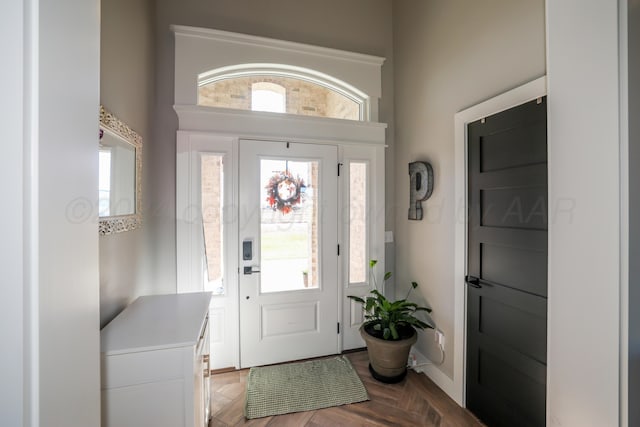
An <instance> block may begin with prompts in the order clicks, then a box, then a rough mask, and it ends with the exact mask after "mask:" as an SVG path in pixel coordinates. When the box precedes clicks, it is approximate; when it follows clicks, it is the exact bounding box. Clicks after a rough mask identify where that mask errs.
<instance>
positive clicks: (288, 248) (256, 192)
mask: <svg viewBox="0 0 640 427" xmlns="http://www.w3.org/2000/svg"><path fill="white" fill-rule="evenodd" d="M337 163H338V159H337V147H335V146H330V145H316V144H302V143H287V142H273V141H253V140H241V141H240V168H239V170H240V179H239V190H240V191H239V193H240V197H239V202H240V206H239V207H240V213H239V218H238V219H239V230H240V234H239V237H240V239H239V244H240V254H239V256H240V271H239V276H240V282H239V285H240V286H239V294H240V295H239V297H240V364H241V367H243V368H246V367H250V366H256V365H265V364H271V363H279V362H283V361H288V360H296V359H304V358H309V357H316V356H323V355H327V354H334V353H337V352H338V342H339V340H338V338H339V335H338V331H337V326H338V325H337V323H338V294H339V292H338V289H339V288H338V253H337V244H338V206H337V201H338V194H337V192H338V185H337Z"/></svg>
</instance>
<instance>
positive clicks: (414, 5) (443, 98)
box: [393, 0, 545, 377]
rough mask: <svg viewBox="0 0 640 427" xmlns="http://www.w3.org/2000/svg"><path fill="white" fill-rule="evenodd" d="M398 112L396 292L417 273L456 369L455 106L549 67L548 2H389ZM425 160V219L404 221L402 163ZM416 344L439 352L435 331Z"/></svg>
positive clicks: (447, 367) (449, 366) (448, 364)
mask: <svg viewBox="0 0 640 427" xmlns="http://www.w3.org/2000/svg"><path fill="white" fill-rule="evenodd" d="M393 25H394V49H395V50H394V55H395V64H394V66H395V116H396V136H395V147H396V168H395V171H396V173H395V174H396V185H395V187H394V188H395V195H396V198H395V201H394V202H395V203H394V205H393V207H394V209H395V211H396V222H395V228H396V241H395V245H396V283H397V289H398V292H399V295H400V294H404V293H405V292H406V289H407V288H406V286H408V284H409V283H410V282H411V281H412V280H415V281H417V282H418V283H419V284H420V290H421V292H422V294H423V295H424V297H426V299H427V300H428V301H429V302H430V303H431V305H432V306H433V308H434V313H433V314H434V318H435V320H436V322H437V324H438V326H439V327H440V328H441V329H442V330H443V331H444V334H445V337H446V340H445V351H446V353H447V357H446V358H445V362H444V364H443V366H442V367H441V370H442V371H443V372H444V373H445V374H446V375H448V376H449V377H452V375H453V353H454V352H455V351H463V350H462V349H457V348H453V342H454V337H453V333H454V332H453V331H454V328H453V325H454V286H464V284H462V283H455V284H454V283H453V268H454V267H453V250H454V248H453V240H454V225H455V221H458V220H462V219H460V218H461V216H460V215H459V214H460V212H458V210H457V207H458V206H459V201H457V200H454V199H453V191H454V123H453V120H454V114H455V113H456V112H458V111H460V110H464V109H465V108H467V107H470V106H472V105H475V104H477V103H479V102H481V101H484V100H486V99H488V98H491V97H493V96H495V95H498V94H500V93H502V92H505V91H507V90H509V89H512V88H514V87H516V86H519V85H521V84H523V83H526V82H528V81H530V80H533V79H535V78H537V77H540V76H542V75H544V74H545V24H544V0H535V1H513V0H487V1H482V2H471V1H462V0H454V1H423V0H401V1H397V2H395V3H394V20H393ZM415 160H425V161H429V162H431V164H432V165H433V169H434V177H435V179H434V181H435V186H434V191H433V195H432V196H431V198H430V199H429V200H428V201H427V202H426V203H424V204H423V208H425V209H426V210H425V218H424V219H423V220H422V221H409V220H407V209H408V205H409V192H408V186H409V176H408V172H407V164H408V163H409V162H411V161H415ZM418 348H419V349H420V351H421V352H422V353H424V354H426V355H428V356H431V357H432V358H433V360H438V359H439V357H440V355H439V354H438V351H437V348H436V347H435V345H433V334H432V333H431V332H427V333H424V334H421V338H420V340H419V341H418Z"/></svg>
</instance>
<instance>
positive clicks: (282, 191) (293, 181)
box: [264, 171, 306, 214]
mask: <svg viewBox="0 0 640 427" xmlns="http://www.w3.org/2000/svg"><path fill="white" fill-rule="evenodd" d="M264 188H265V189H266V190H267V202H269V206H271V208H272V209H273V210H274V211H275V210H277V211H280V212H282V214H288V213H289V212H291V210H292V209H293V207H294V206H295V205H297V204H299V203H301V202H302V196H303V192H304V190H305V189H306V187H305V185H304V181H303V180H302V178H300V177H299V176H296V177H294V176H293V175H292V174H291V173H290V172H288V171H286V172H276V173H275V175H273V176H272V177H271V178H269V182H268V183H267V185H266V186H265V187H264Z"/></svg>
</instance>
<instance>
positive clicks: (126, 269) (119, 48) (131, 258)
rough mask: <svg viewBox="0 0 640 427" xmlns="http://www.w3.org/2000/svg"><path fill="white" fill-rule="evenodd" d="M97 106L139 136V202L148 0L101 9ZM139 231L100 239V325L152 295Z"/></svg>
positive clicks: (149, 53) (148, 95)
mask: <svg viewBox="0 0 640 427" xmlns="http://www.w3.org/2000/svg"><path fill="white" fill-rule="evenodd" d="M101 8H102V10H101V39H100V102H101V103H102V104H103V105H104V106H105V108H106V109H107V110H109V111H111V112H112V113H113V114H115V115H116V116H117V117H118V118H119V119H121V120H122V121H124V122H125V123H127V124H128V125H129V126H130V127H131V128H132V129H134V130H135V131H136V132H138V133H139V134H140V135H141V136H142V138H143V156H144V157H145V158H144V159H143V190H142V191H143V194H142V195H143V204H147V203H146V202H147V200H146V199H147V192H148V191H147V180H146V179H144V176H145V175H147V174H148V170H149V169H150V166H149V162H148V161H147V157H148V156H147V155H146V152H147V150H148V149H149V147H151V146H152V145H153V143H154V141H153V140H152V138H151V137H150V135H151V109H152V105H153V100H154V96H153V82H154V64H153V53H154V43H153V35H154V34H153V17H154V13H153V0H109V1H103V2H102V5H101ZM142 215H143V217H142V221H143V228H142V229H138V230H134V231H129V232H125V233H118V234H113V235H109V236H101V237H100V325H101V327H102V326H104V325H105V324H107V323H108V322H109V321H110V320H111V319H113V318H114V317H115V316H116V315H117V314H118V313H119V312H120V311H122V309H123V308H124V307H125V306H126V305H127V304H128V303H130V302H131V301H132V300H133V299H135V298H136V297H137V296H139V295H142V294H145V293H152V292H153V288H151V287H145V286H144V281H143V280H142V277H143V271H144V269H145V266H146V264H144V262H146V260H145V257H144V244H143V239H144V236H145V227H146V224H145V222H146V220H147V215H148V212H147V210H146V209H143V212H142Z"/></svg>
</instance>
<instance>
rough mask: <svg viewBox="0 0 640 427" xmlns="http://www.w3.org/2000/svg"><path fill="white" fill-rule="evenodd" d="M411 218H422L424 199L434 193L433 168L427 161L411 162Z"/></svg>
mask: <svg viewBox="0 0 640 427" xmlns="http://www.w3.org/2000/svg"><path fill="white" fill-rule="evenodd" d="M409 181H410V188H409V219H414V220H421V219H422V201H423V200H427V199H428V198H429V197H431V193H433V168H432V167H431V165H430V164H429V163H427V162H412V163H409Z"/></svg>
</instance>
